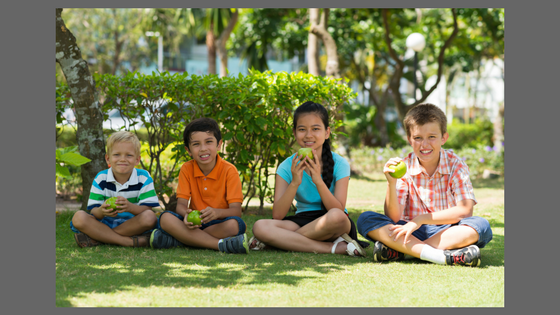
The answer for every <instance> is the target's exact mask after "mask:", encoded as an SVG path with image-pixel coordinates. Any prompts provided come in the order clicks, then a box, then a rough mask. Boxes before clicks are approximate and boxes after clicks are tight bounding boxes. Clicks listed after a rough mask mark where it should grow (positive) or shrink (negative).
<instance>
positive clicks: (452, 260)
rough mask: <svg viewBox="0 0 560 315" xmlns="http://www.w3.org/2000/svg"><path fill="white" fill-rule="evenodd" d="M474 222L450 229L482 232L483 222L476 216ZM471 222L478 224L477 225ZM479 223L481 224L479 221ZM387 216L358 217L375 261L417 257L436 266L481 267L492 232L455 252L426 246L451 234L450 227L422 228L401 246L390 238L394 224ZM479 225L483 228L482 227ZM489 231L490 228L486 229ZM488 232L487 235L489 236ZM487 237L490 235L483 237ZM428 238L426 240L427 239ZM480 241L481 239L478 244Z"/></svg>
mask: <svg viewBox="0 0 560 315" xmlns="http://www.w3.org/2000/svg"><path fill="white" fill-rule="evenodd" d="M472 218H473V219H470V218H469V220H465V222H463V221H461V222H460V224H461V225H459V226H452V227H453V228H454V229H453V230H467V231H470V230H471V229H465V228H464V227H465V226H469V227H471V228H472V230H474V231H476V233H480V232H479V231H484V224H483V223H484V222H483V221H484V220H478V219H476V217H472ZM470 221H477V223H478V224H479V226H476V224H473V223H472V222H470ZM478 221H480V222H478ZM394 224H395V223H394V222H392V220H390V219H389V218H388V217H386V216H385V215H382V214H379V213H375V212H371V211H368V212H364V213H363V214H362V215H360V217H359V218H358V223H357V226H358V230H359V231H360V234H362V235H363V236H364V237H365V238H367V239H369V240H371V241H373V242H375V246H374V250H373V258H374V261H396V260H402V259H407V258H410V257H415V258H420V259H422V260H426V261H430V262H433V263H437V264H444V265H465V266H472V267H476V266H480V263H481V258H480V256H481V255H480V249H479V247H478V246H477V245H478V244H480V245H481V247H484V245H485V244H486V243H487V242H488V241H489V239H491V232H488V233H487V232H484V233H485V234H483V235H482V237H479V241H478V242H476V243H475V244H472V245H467V246H465V247H461V248H458V249H450V250H443V249H437V248H434V247H432V246H430V245H429V244H426V242H425V241H427V240H428V239H429V238H431V237H432V236H434V235H435V236H437V237H440V236H441V235H442V234H443V233H444V232H446V231H447V232H448V233H447V234H451V233H449V232H451V228H450V227H445V226H422V229H419V230H416V231H415V232H414V233H413V235H411V237H410V238H409V242H408V243H407V244H402V241H401V242H399V241H397V242H395V241H394V240H393V239H392V238H391V237H390V236H389V235H390V232H389V227H390V226H392V225H394ZM397 224H406V222H404V221H402V222H401V221H399V222H397ZM481 226H482V227H481ZM488 230H489V231H490V229H489V228H488ZM489 233H490V234H489ZM486 234H489V235H486ZM426 238H427V239H426ZM480 239H484V240H483V241H481V240H480ZM438 242H439V241H437V242H436V243H438ZM470 243H472V242H470Z"/></svg>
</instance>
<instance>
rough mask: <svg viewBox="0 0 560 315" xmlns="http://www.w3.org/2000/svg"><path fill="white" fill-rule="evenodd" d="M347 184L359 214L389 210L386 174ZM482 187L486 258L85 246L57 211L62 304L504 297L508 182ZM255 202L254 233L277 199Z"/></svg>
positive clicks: (489, 302) (425, 302) (377, 302)
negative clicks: (441, 260)
mask: <svg viewBox="0 0 560 315" xmlns="http://www.w3.org/2000/svg"><path fill="white" fill-rule="evenodd" d="M350 185H351V186H350V189H349V201H348V206H347V208H348V210H349V213H350V216H351V218H352V219H354V221H356V220H357V218H358V216H359V215H360V213H362V212H363V211H379V212H382V207H383V203H382V200H383V197H384V194H385V191H384V189H385V187H386V183H384V182H383V181H377V180H375V179H373V180H367V179H360V178H356V179H352V180H351V184H350ZM479 187H481V186H479ZM475 189H476V190H475V193H476V195H477V198H479V197H478V196H479V195H480V196H481V197H480V198H479V199H484V200H491V198H492V196H497V197H495V198H494V199H496V200H497V201H495V202H491V203H490V202H488V203H484V204H482V203H481V202H479V204H478V205H477V208H478V209H477V210H475V212H476V213H475V215H481V216H483V217H486V218H487V219H488V220H489V221H490V223H491V225H492V229H493V232H494V239H493V240H492V242H490V243H489V244H488V245H487V246H486V247H485V248H484V249H482V266H481V267H480V268H465V267H457V266H440V265H435V264H431V263H426V262H423V261H420V260H407V261H404V262H394V263H383V264H380V263H375V262H372V261H371V257H372V246H370V247H368V248H367V249H366V252H367V255H368V258H365V259H359V258H353V257H348V256H343V255H329V254H314V253H296V252H285V251H281V250H272V251H263V252H251V253H250V254H248V255H228V254H223V253H219V252H216V251H213V250H206V249H194V248H186V249H185V248H182V249H167V250H153V249H150V248H122V247H118V246H108V245H105V246H98V247H94V248H87V249H80V248H78V247H77V245H76V244H75V242H74V239H73V233H72V232H71V231H70V229H69V228H68V224H69V222H70V220H71V217H72V215H73V212H72V211H68V212H61V213H60V214H58V215H57V218H56V306H58V307H75V306H169V307H179V306H203V307H213V306H220V307H222V306H292V307H306V306H310V307H319V306H321V307H322V306H330V307H337V306H358V307H359V306H361V307H380V306H433V307H438V306H482V307H503V306H504V243H505V237H504V204H503V186H502V188H499V187H498V188H493V187H488V186H484V188H475ZM379 191H381V192H379ZM500 196H501V197H500ZM500 198H501V200H502V202H501V203H500V202H499V200H500ZM250 210H251V211H248V212H247V213H246V214H244V217H243V219H244V220H245V221H246V223H247V225H248V227H249V229H248V232H247V234H248V235H249V237H250V236H251V235H252V232H251V229H250V227H252V225H253V224H254V222H256V221H257V220H258V219H261V218H269V217H270V213H268V212H267V211H270V209H265V210H264V211H260V212H259V211H257V210H255V209H250ZM361 239H362V240H365V239H363V238H361ZM426 292H429V293H430V294H426Z"/></svg>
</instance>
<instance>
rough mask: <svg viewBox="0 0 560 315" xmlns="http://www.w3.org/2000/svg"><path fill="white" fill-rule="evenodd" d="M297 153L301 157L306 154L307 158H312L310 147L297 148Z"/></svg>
mask: <svg viewBox="0 0 560 315" xmlns="http://www.w3.org/2000/svg"><path fill="white" fill-rule="evenodd" d="M297 154H298V155H299V156H303V158H305V157H306V156H308V157H309V159H311V160H313V150H312V149H311V148H301V149H299V150H298V152H297Z"/></svg>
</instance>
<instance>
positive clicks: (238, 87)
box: [94, 71, 355, 207]
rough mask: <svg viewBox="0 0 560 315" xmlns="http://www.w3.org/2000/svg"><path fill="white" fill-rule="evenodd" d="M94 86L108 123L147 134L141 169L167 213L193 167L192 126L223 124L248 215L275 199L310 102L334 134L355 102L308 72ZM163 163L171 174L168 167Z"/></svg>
mask: <svg viewBox="0 0 560 315" xmlns="http://www.w3.org/2000/svg"><path fill="white" fill-rule="evenodd" d="M94 78H95V81H96V87H97V89H98V92H99V99H100V101H101V102H102V103H103V106H102V108H103V112H104V113H105V115H107V113H108V112H109V111H111V110H113V109H117V110H118V111H119V113H120V114H121V117H122V118H123V119H124V120H125V121H128V122H129V123H130V125H129V126H128V127H123V129H126V130H130V131H132V132H139V131H138V130H140V128H139V127H140V126H142V127H143V129H144V130H145V132H146V133H147V138H148V143H149V149H148V151H147V152H145V153H146V154H147V155H148V156H149V157H150V158H149V161H148V162H146V163H144V162H142V165H141V166H142V168H144V169H146V170H147V171H149V172H150V174H151V175H152V177H153V178H154V183H155V187H156V191H157V193H158V197H159V198H160V200H162V201H163V202H164V205H166V202H165V201H164V198H163V197H164V195H166V196H171V195H172V193H173V188H172V182H174V181H175V180H176V178H177V176H178V170H179V168H180V165H181V164H182V163H183V162H185V161H188V160H189V159H190V157H189V156H188V155H187V154H186V151H185V149H184V144H183V139H182V136H183V129H184V127H185V125H186V124H187V123H189V122H190V121H191V120H193V119H195V118H199V117H212V118H214V119H215V120H216V121H218V123H219V124H220V125H221V126H222V130H221V131H222V137H223V140H224V147H223V148H222V150H221V152H222V156H223V157H224V159H225V160H227V161H229V162H231V163H233V164H234V165H235V166H236V167H237V169H238V170H239V172H240V176H241V180H242V183H243V188H244V191H246V192H247V193H246V194H245V196H244V201H247V203H246V205H245V207H247V204H248V201H249V200H250V199H251V198H252V197H254V196H256V197H258V198H259V200H260V202H261V207H262V206H263V205H264V200H265V198H269V199H271V198H272V197H273V191H274V190H273V183H270V182H269V175H271V173H269V170H274V169H275V168H276V166H277V164H278V162H280V161H282V160H284V159H285V158H286V157H288V156H289V155H291V154H292V146H293V144H294V140H293V135H292V115H293V110H294V109H295V108H296V107H297V106H299V105H300V104H301V103H303V102H305V101H308V100H309V101H314V102H317V103H321V104H323V105H324V106H325V107H326V108H327V109H328V110H329V113H330V116H331V117H330V118H331V126H330V127H331V129H332V130H336V128H337V127H339V126H341V125H342V120H341V119H342V118H341V117H340V116H339V115H340V112H342V105H343V104H344V103H345V102H347V101H348V100H349V99H350V98H352V97H354V96H355V95H354V93H353V91H352V90H351V89H350V88H349V87H348V86H347V85H346V84H342V83H341V82H340V80H335V79H332V78H326V77H316V76H313V75H310V74H306V73H302V72H300V73H286V72H278V73H272V72H271V71H267V72H262V73H261V72H259V71H252V72H250V73H249V74H248V75H242V74H240V75H238V76H234V77H223V78H220V77H218V76H217V75H204V76H198V75H189V74H188V73H186V72H184V73H175V74H169V73H168V72H164V73H161V74H160V73H154V72H153V73H152V74H141V73H136V72H132V73H128V74H127V75H124V76H115V75H109V74H105V75H94ZM335 114H338V115H337V116H336V117H337V118H338V120H335ZM335 136H336V135H335ZM170 146H171V148H172V151H173V156H172V157H171V158H172V161H162V160H161V159H160V157H161V156H162V153H163V152H164V151H165V150H166V149H167V148H168V147H170ZM169 162H172V163H169ZM164 163H167V164H168V166H167V167H162V165H163V164H164ZM271 178H273V177H271Z"/></svg>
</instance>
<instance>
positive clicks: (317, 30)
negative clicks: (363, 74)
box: [309, 9, 340, 79]
mask: <svg viewBox="0 0 560 315" xmlns="http://www.w3.org/2000/svg"><path fill="white" fill-rule="evenodd" d="M311 10H319V9H311ZM328 18H329V9H323V12H322V14H321V21H320V22H319V24H312V25H311V28H310V29H309V31H310V32H311V33H313V34H315V35H317V36H318V37H319V38H320V39H321V40H322V41H323V45H325V50H326V51H327V67H326V69H325V72H326V76H327V77H333V78H335V79H339V78H340V69H339V66H338V53H337V48H336V42H335V41H334V39H333V38H332V36H331V34H329V32H328V31H327V25H328Z"/></svg>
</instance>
